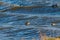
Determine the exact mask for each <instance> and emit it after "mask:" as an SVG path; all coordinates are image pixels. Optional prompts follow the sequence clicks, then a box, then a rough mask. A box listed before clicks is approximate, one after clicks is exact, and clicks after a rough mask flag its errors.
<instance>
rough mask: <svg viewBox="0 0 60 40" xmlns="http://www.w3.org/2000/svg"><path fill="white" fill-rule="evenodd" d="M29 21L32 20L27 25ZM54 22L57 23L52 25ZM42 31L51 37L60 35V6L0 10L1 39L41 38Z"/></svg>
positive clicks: (24, 39) (33, 39) (25, 39)
mask: <svg viewBox="0 0 60 40" xmlns="http://www.w3.org/2000/svg"><path fill="white" fill-rule="evenodd" d="M7 7H8V6H7ZM7 7H6V8H4V6H3V8H1V9H0V10H3V9H4V10H5V9H7ZM8 8H9V7H8ZM27 21H28V22H30V25H28V26H26V25H25V23H26V22H27ZM52 22H56V25H55V26H52V25H51V23H52ZM40 32H42V33H45V34H46V35H47V36H51V37H56V36H60V8H49V7H48V8H32V9H29V10H28V9H24V8H21V9H17V10H7V11H5V12H0V40H39V37H40V36H39V35H40Z"/></svg>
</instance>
